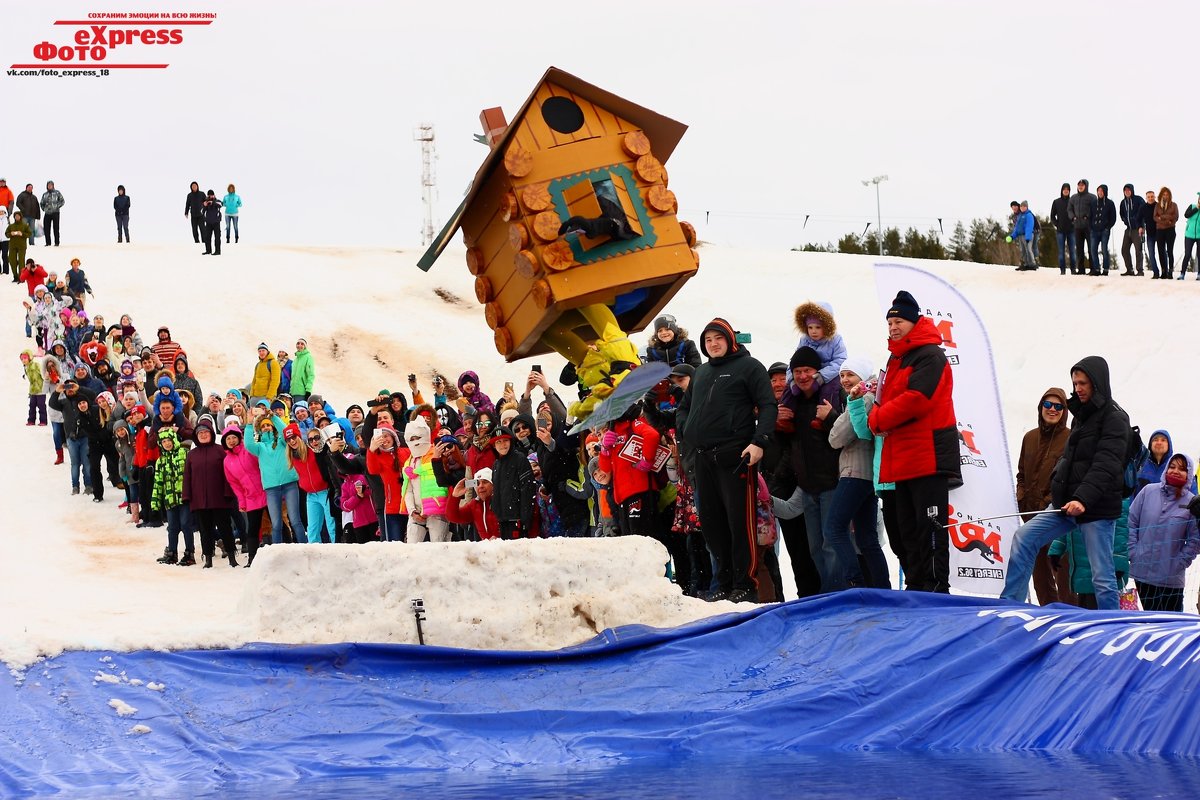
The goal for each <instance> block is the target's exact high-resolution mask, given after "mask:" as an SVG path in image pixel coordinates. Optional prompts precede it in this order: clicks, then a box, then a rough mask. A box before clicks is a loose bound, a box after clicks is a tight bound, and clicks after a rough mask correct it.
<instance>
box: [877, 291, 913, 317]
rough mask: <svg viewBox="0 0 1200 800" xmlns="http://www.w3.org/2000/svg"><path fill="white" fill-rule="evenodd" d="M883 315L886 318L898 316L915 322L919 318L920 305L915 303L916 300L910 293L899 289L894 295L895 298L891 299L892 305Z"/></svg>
mask: <svg viewBox="0 0 1200 800" xmlns="http://www.w3.org/2000/svg"><path fill="white" fill-rule="evenodd" d="M884 316H885V317H887V318H891V317H899V318H900V319H904V320H908V321H909V322H912V323H915V322H916V321H917V320H919V319H920V318H921V307H920V306H918V305H917V301H916V300H915V299H914V298H913V296H912V295H911V294H909V293H908V292H906V291H904V290H903V289H901V290H900V292H899V293H898V294H897V295H896V299H895V300H893V301H892V307H891V308H889V309H888V312H887V314H884Z"/></svg>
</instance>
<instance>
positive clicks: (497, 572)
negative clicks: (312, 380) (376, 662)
mask: <svg viewBox="0 0 1200 800" xmlns="http://www.w3.org/2000/svg"><path fill="white" fill-rule="evenodd" d="M666 562H667V551H666V549H665V548H664V547H663V546H662V545H661V544H659V543H658V542H656V541H654V540H652V539H646V538H642V537H620V538H609V539H535V540H521V541H507V542H504V541H496V540H493V541H486V542H450V543H446V544H430V543H424V544H420V545H404V544H394V543H393V544H385V543H375V544H365V545H334V546H319V547H318V546H282V547H268V548H265V549H263V550H260V551H259V555H258V557H257V558H256V559H255V561H254V569H253V570H251V571H250V580H249V581H248V582H247V584H246V587H245V589H244V592H243V595H242V600H241V609H240V611H239V617H240V618H242V619H245V620H248V621H249V623H250V625H251V626H252V628H253V631H254V634H253V635H254V638H256V639H257V640H259V641H269V642H286V643H295V644H329V643H335V642H388V643H394V644H417V643H418V638H417V626H416V621H415V619H414V616H413V611H412V607H411V602H412V600H413V599H414V598H418V597H419V598H421V599H422V600H423V601H424V604H425V609H426V617H427V618H426V620H425V621H424V622H423V623H422V626H423V630H424V635H425V643H426V644H430V645H442V646H447V647H463V648H472V649H488V650H547V649H557V648H560V647H566V646H568V645H573V644H578V643H580V642H584V641H587V640H588V639H591V638H592V637H594V636H595V635H596V634H597V633H599V632H600V631H602V630H604V629H605V628H612V627H617V626H619V625H628V624H635V623H639V624H644V625H650V626H655V627H672V626H676V625H681V624H683V623H686V622H690V621H692V620H695V619H697V618H699V617H704V616H709V615H711V614H716V613H722V612H725V611H736V610H738V607H737V606H734V605H733V604H730V603H705V602H704V601H702V600H697V599H694V598H690V597H684V596H683V595H682V594H681V593H680V591H679V587H677V586H676V585H675V584H673V583H671V582H670V581H668V580H667V579H666V578H665V577H664V568H665V564H666Z"/></svg>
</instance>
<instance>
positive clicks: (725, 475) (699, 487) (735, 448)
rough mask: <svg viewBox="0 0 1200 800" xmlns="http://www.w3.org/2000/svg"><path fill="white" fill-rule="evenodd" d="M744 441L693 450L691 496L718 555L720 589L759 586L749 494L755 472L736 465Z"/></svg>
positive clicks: (711, 549)
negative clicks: (693, 497) (692, 487)
mask: <svg viewBox="0 0 1200 800" xmlns="http://www.w3.org/2000/svg"><path fill="white" fill-rule="evenodd" d="M744 449H745V445H739V444H727V445H722V446H720V447H717V448H713V449H709V450H697V451H696V470H695V472H696V475H695V480H694V481H693V483H694V484H695V487H696V500H697V501H698V503H699V512H700V528H701V530H703V531H704V541H705V542H706V543H707V544H708V549H709V552H711V553H712V554H713V558H715V559H716V561H717V575H716V579H717V585H718V586H719V588H721V589H724V590H725V591H727V592H728V591H737V590H739V589H749V590H752V591H757V590H758V581H757V580H756V578H755V573H756V572H758V534H757V532H756V530H755V524H754V495H755V491H756V484H757V480H758V472H757V470H756V469H754V468H750V469H744V470H742V469H739V465H740V462H741V460H742V450H744Z"/></svg>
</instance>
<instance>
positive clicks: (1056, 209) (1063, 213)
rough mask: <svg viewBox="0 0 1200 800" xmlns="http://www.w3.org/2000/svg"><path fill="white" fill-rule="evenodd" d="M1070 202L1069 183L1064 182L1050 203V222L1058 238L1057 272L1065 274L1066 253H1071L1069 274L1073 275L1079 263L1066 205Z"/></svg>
mask: <svg viewBox="0 0 1200 800" xmlns="http://www.w3.org/2000/svg"><path fill="white" fill-rule="evenodd" d="M1070 203H1071V184H1069V183H1064V184H1063V185H1062V189H1061V190H1059V195H1058V198H1057V199H1056V200H1055V201H1054V202H1053V203H1051V204H1050V224H1051V225H1053V226H1054V231H1055V235H1056V236H1057V238H1058V272H1059V274H1060V275H1066V274H1067V266H1068V265H1067V254H1068V253H1070V255H1071V263H1070V267H1071V274H1072V275H1074V274H1075V271H1076V269H1077V268H1078V265H1079V258H1078V256H1077V255H1076V253H1075V235H1074V234H1073V233H1072V232H1071V215H1070V212H1069V210H1068V206H1069V205H1070Z"/></svg>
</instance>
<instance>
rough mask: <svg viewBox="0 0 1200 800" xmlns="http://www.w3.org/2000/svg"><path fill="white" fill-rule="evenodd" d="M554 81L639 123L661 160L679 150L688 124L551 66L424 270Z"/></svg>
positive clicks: (428, 255) (437, 240)
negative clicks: (539, 92)
mask: <svg viewBox="0 0 1200 800" xmlns="http://www.w3.org/2000/svg"><path fill="white" fill-rule="evenodd" d="M547 82H549V83H553V84H555V85H557V86H561V87H562V88H564V89H566V90H567V91H569V92H571V93H572V94H575V95H579V96H581V97H586V98H587V99H588V100H590V101H592V102H593V103H595V104H597V105H599V106H601V107H603V108H605V109H607V110H608V111H611V112H612V113H613V114H615V115H617V116H618V117H620V118H621V119H624V120H627V121H628V122H630V123H631V124H633V125H637V126H638V127H639V128H641V129H642V131H643V132H645V134H646V135H647V136H648V137H649V138H650V141H651V142H653V143H654V155H655V157H656V158H658V160H659V161H661V162H663V163H666V161H667V159H668V158H670V157H671V154H672V153H674V152H675V147H676V146H677V145H678V144H679V140H680V139H682V138H683V134H684V132H685V131H686V130H687V125H684V124H683V123H682V122H677V121H675V120H673V119H671V118H670V117H664V116H663V115H662V114H659V113H656V112H654V111H651V110H650V109H648V108H646V107H644V106H639V105H638V104H637V103H633V102H630V101H629V100H626V99H625V98H623V97H618V96H617V95H615V94H613V93H612V92H608V91H605V90H604V89H601V88H600V87H599V86H594V85H592V84H590V83H588V82H587V81H585V80H583V79H581V78H577V77H575V76H574V75H572V74H571V73H569V72H564V71H563V70H561V69H559V68H558V67H550V68H549V69H548V70H546V74H545V75H543V76H542V78H541V80H539V81H538V82H537V83H536V84H535V85H534V87H533V92H532V93H530V95H529V97H528V98H526V100H525V102H524V103H523V104H522V105H521V108H520V110H519V111H517V113H516V115H515V116H513V118H512V119H511V120H510V121H509V124H508V128H507V129H506V130H505V131H504V135H503V136H502V137H501V139H500V141H498V142H497V143H496V146H495V147H493V148H492V151H491V152H490V153H488V156H487V158H485V159H484V161H483V164H482V165H481V166H480V167H479V170H478V171H477V172H476V173H475V177H474V178H473V179H472V180H471V188H470V189H468V190H467V196H466V197H464V198H463V201H462V202H461V203H460V204H459V206H458V208H456V209H455V210H454V214H453V215H452V216H451V217H450V219H449V221H447V222H446V225H445V227H443V228H442V230H441V231H440V232H439V233H438V235H437V236H436V237H435V238H434V240H433V243H432V244H431V245H430V246H429V249H428V250H426V251H425V254H424V255H423V256H421V259H420V260H419V261H418V262H417V266H419V267H420V268H421V269H422V270H425V271H426V272H428V271H429V269H430V267H432V266H433V262H435V261H437V258H438V256H440V255H441V254H442V251H443V250H445V249H446V247H447V246H448V245H449V244H450V240H451V239H452V238H453V237H454V234H455V233H457V232H458V228H459V226H460V225H461V224H462V218H463V214H464V213H465V212H466V210H467V208H469V207H470V205H471V203H472V202H473V201H474V200H475V197H476V195H478V194H479V192H480V190H481V189H482V188H483V184H484V182H485V181H486V180H487V178H488V176H489V175H490V174H491V172H492V170H493V169H495V167H496V164H497V163H498V162H500V161H501V160H502V159H503V158H504V152H505V150H507V149H508V143H509V140H511V139H512V137H513V136H514V135H515V134H516V131H517V127H518V126H517V122H518V121H520V120H521V119H522V118H523V117H524V116H525V114H527V113H528V112H529V107H530V106H531V105H532V104H533V101H534V97H535V96H536V95H537V90H538V87H540V86H541V85H542V84H543V83H547Z"/></svg>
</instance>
